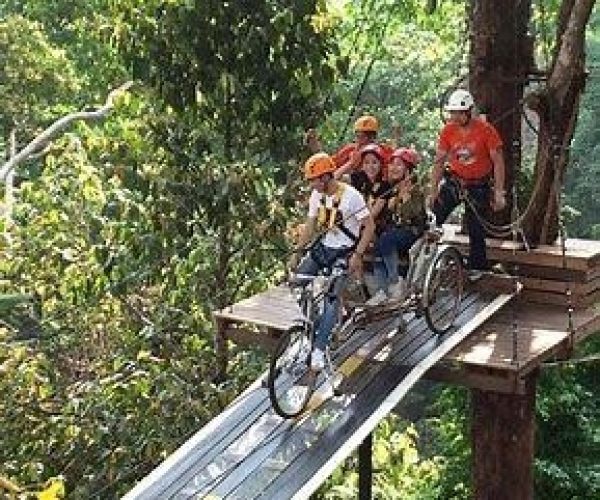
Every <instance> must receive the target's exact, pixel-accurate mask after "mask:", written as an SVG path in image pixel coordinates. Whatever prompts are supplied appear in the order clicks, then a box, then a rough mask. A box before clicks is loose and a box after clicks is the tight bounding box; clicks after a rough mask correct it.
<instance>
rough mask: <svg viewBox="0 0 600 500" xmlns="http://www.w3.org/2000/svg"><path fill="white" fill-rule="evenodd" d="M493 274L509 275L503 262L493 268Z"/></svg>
mask: <svg viewBox="0 0 600 500" xmlns="http://www.w3.org/2000/svg"><path fill="white" fill-rule="evenodd" d="M491 271H492V273H494V274H509V273H508V271H507V270H506V268H505V267H504V265H503V264H502V262H497V263H496V264H494V265H493V266H492V268H491Z"/></svg>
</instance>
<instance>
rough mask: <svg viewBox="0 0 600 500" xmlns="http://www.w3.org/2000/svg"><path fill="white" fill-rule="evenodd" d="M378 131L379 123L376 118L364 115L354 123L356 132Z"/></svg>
mask: <svg viewBox="0 0 600 500" xmlns="http://www.w3.org/2000/svg"><path fill="white" fill-rule="evenodd" d="M378 130H379V123H378V122H377V118H375V117H374V116H371V115H364V116H361V117H360V118H359V119H358V120H356V121H355V122H354V131H355V132H377V131H378Z"/></svg>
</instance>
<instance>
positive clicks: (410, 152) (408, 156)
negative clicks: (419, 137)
mask: <svg viewBox="0 0 600 500" xmlns="http://www.w3.org/2000/svg"><path fill="white" fill-rule="evenodd" d="M394 158H400V159H401V160H402V161H403V162H404V163H406V165H407V166H408V168H409V169H411V170H412V169H413V168H415V167H416V166H417V165H418V164H419V162H420V161H421V157H420V156H419V153H417V152H416V151H415V150H414V149H412V148H398V149H396V150H395V151H394V152H393V153H392V160H393V159H394Z"/></svg>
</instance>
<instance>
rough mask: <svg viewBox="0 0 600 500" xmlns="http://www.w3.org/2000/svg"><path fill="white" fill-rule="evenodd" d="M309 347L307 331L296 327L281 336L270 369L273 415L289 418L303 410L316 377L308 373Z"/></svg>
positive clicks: (310, 347) (270, 394)
mask: <svg viewBox="0 0 600 500" xmlns="http://www.w3.org/2000/svg"><path fill="white" fill-rule="evenodd" d="M311 352H312V344H311V340H310V336H309V335H308V332H307V331H306V327H304V326H301V325H297V326H293V327H291V328H290V329H289V330H288V331H287V332H285V333H284V334H283V336H282V337H281V339H280V340H279V343H278V344H277V348H276V349H275V352H274V353H273V355H272V357H271V363H270V366H269V377H268V386H269V398H270V399H271V404H272V405H273V409H274V410H275V413H277V414H278V415H280V416H282V417H284V418H292V417H295V416H297V415H299V414H300V413H302V411H303V410H304V407H305V406H306V404H307V403H308V400H309V399H310V396H311V395H312V392H313V389H314V385H315V378H316V374H315V373H314V372H312V371H311V370H310V357H311Z"/></svg>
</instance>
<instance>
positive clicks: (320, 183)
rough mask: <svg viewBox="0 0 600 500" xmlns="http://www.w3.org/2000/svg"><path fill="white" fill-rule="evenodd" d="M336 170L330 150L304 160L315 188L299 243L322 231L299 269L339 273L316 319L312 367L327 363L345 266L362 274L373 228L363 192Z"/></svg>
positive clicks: (305, 272) (313, 273)
mask: <svg viewBox="0 0 600 500" xmlns="http://www.w3.org/2000/svg"><path fill="white" fill-rule="evenodd" d="M335 170H336V166H335V163H334V162H333V159H332V158H331V157H330V156H329V155H328V154H326V153H316V154H314V155H313V156H311V157H310V158H309V159H308V160H307V161H306V163H305V165H304V177H305V179H306V180H308V181H309V182H310V185H311V188H312V193H311V196H310V200H309V206H308V217H307V219H306V223H305V225H304V229H303V231H302V234H301V235H300V241H299V245H300V248H304V247H305V246H306V245H307V244H308V243H309V242H310V241H311V240H312V239H313V237H314V236H315V235H318V237H317V240H316V241H315V242H314V243H312V244H311V245H310V249H309V251H308V252H307V253H306V255H305V256H304V257H303V258H302V260H301V262H300V264H299V265H298V267H297V269H296V273H297V274H299V275H304V276H316V275H317V274H318V273H319V272H320V271H323V270H325V269H326V270H329V271H331V272H334V273H335V274H338V275H337V276H336V278H335V279H334V281H333V282H332V284H331V286H330V287H329V290H328V291H327V293H326V296H325V302H324V309H323V313H322V315H321V317H320V318H319V320H318V322H317V325H315V327H316V331H315V349H314V351H313V353H312V357H311V369H312V370H314V371H319V370H322V369H323V368H324V367H325V351H326V349H327V347H328V346H329V341H330V337H331V332H332V330H333V327H334V326H335V324H336V322H337V320H338V316H339V308H340V301H341V299H340V297H341V294H342V292H343V290H344V287H345V285H346V281H347V276H348V273H347V272H346V269H348V270H349V272H351V273H355V274H357V275H360V274H361V272H362V257H363V255H364V253H365V250H366V249H367V246H368V244H369V242H370V241H371V239H372V238H373V234H374V231H375V224H374V222H373V218H372V216H371V214H370V212H369V209H368V208H367V205H366V203H365V200H364V198H363V196H362V195H361V194H360V193H359V192H358V191H357V190H356V189H355V188H353V187H352V186H350V185H348V184H346V183H344V182H341V181H339V180H336V179H335V178H334V175H333V173H334V171H335ZM296 263H297V255H296V254H294V258H293V260H292V262H291V263H290V268H292V269H293V268H294V267H296ZM335 271H341V272H339V273H337V272H335Z"/></svg>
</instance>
